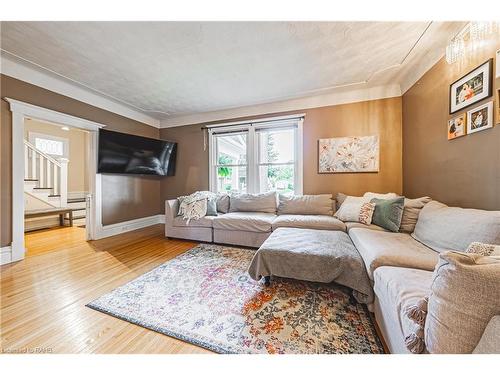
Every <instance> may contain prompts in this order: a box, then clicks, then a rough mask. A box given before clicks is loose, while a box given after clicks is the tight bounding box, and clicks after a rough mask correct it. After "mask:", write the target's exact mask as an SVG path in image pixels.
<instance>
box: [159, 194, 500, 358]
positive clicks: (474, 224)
mask: <svg viewBox="0 0 500 375" xmlns="http://www.w3.org/2000/svg"><path fill="white" fill-rule="evenodd" d="M229 201H230V202H229V204H228V207H225V208H224V207H223V205H219V202H218V204H217V209H218V211H219V213H218V216H213V217H204V218H203V219H200V220H191V221H190V223H189V224H187V223H186V222H185V221H184V220H183V219H182V218H181V217H180V216H177V211H178V203H177V200H169V201H167V202H166V225H165V234H166V235H167V236H168V237H178V238H185V239H190V240H195V241H205V242H215V243H221V244H231V245H240V246H248V247H254V248H258V247H260V246H261V245H262V244H263V243H264V242H265V241H266V240H267V239H268V238H269V237H270V236H271V235H272V233H273V232H274V231H279V230H280V228H286V229H287V230H288V229H290V228H298V229H306V230H311V232H308V234H309V235H310V233H313V235H314V233H315V231H316V233H318V238H319V237H321V236H320V233H322V232H324V233H327V232H331V231H340V232H346V233H347V234H348V238H349V239H350V240H351V241H352V243H353V244H354V246H355V249H357V251H358V253H359V255H360V256H361V258H362V261H363V262H364V266H365V268H366V272H367V275H368V278H369V283H370V284H371V287H372V288H373V292H374V302H373V304H370V305H369V308H370V309H371V310H372V311H374V313H375V319H376V321H377V323H378V325H379V328H380V330H381V333H382V335H383V337H384V340H385V342H386V343H387V345H388V347H389V350H390V351H391V352H392V353H410V351H409V349H408V347H407V345H406V343H405V338H406V337H407V336H408V334H409V327H410V326H411V324H410V323H409V322H408V319H407V318H406V317H405V314H404V311H405V309H406V308H407V307H408V306H411V305H414V304H415V303H416V302H417V301H419V300H421V299H422V298H424V297H426V296H428V295H429V293H430V290H431V284H432V281H433V274H434V273H433V271H434V269H435V267H436V265H437V264H438V262H439V260H440V255H442V254H443V253H445V252H448V251H457V252H464V251H466V249H467V248H468V246H469V245H470V244H471V243H472V242H482V243H489V244H494V245H500V211H485V210H474V209H462V208H457V207H448V206H446V205H444V204H442V203H439V202H436V201H430V199H427V200H422V199H421V202H425V203H423V204H421V205H420V207H419V209H418V210H417V213H416V214H415V213H414V220H415V221H416V223H415V222H414V223H413V224H412V225H409V226H408V225H407V224H406V225H405V231H406V233H404V232H391V231H388V230H385V229H384V228H381V227H379V226H377V225H373V224H370V225H365V224H361V223H358V222H345V223H344V222H342V221H340V220H339V219H337V218H335V217H334V216H333V212H334V207H335V205H334V202H335V200H333V199H332V196H331V195H317V196H296V197H284V196H277V195H274V193H266V194H259V195H250V194H245V195H236V196H231V197H230V198H229ZM407 201H408V203H409V204H415V202H414V201H417V200H405V203H406V202H407ZM429 201H430V202H429ZM273 202H274V205H273ZM427 202H428V203H427ZM405 207H406V206H405ZM219 208H221V209H219ZM224 211H225V212H224ZM419 212H420V213H419ZM408 228H410V229H408ZM292 230H293V229H292ZM311 241H312V240H311ZM282 250H283V249H282ZM284 251H285V252H286V249H284ZM282 256H284V253H283V252H281V251H280V257H282ZM295 256H297V255H295ZM301 256H302V255H301ZM317 256H319V259H320V258H321V254H319V255H318V254H317ZM304 261H305V260H304ZM264 269H265V267H264ZM292 271H293V270H292ZM294 272H295V274H297V275H299V274H300V272H298V271H297V270H296V269H295V271H294ZM270 273H272V272H270ZM295 274H294V275H295ZM260 276H262V277H269V276H271V275H264V274H262V275H259V276H258V277H260ZM279 276H287V272H286V270H284V269H282V268H280V275H279ZM292 276H293V275H292ZM306 279H307V278H306ZM495 315H496V316H497V318H498V315H500V311H499V312H498V313H497V314H495ZM494 319H495V316H491V317H489V318H488V320H494ZM492 326H493V324H492ZM483 328H484V327H483ZM489 335H490V336H491V333H489ZM443 340H445V339H443ZM433 344H434V346H433V348H434V350H436V348H438V349H437V350H438V351H439V344H440V343H439V342H438V343H433ZM477 344H478V343H477V342H475V343H473V347H475V346H476V345H477ZM494 345H499V343H498V342H497V341H495V340H494Z"/></svg>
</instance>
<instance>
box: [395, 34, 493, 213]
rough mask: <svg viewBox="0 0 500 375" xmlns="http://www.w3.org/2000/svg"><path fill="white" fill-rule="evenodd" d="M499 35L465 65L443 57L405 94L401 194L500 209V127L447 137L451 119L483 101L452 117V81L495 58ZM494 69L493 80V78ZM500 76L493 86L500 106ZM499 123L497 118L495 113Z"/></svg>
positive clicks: (455, 204)
mask: <svg viewBox="0 0 500 375" xmlns="http://www.w3.org/2000/svg"><path fill="white" fill-rule="evenodd" d="M499 48H500V37H498V38H496V39H492V40H489V41H487V42H486V45H485V47H484V48H481V49H479V50H478V51H477V52H476V54H475V55H474V56H473V57H470V56H468V57H469V60H468V61H467V62H466V63H465V64H460V63H456V64H453V65H449V64H448V63H447V62H446V61H445V60H444V58H443V59H441V60H440V61H439V62H438V63H437V64H436V65H434V66H433V67H432V68H431V69H430V70H429V71H428V72H427V73H425V74H424V75H423V76H422V78H421V79H420V80H419V81H418V82H417V83H416V84H415V85H414V86H413V87H412V88H411V89H410V90H408V91H407V92H406V93H405V94H404V95H403V172H404V173H403V187H404V188H403V192H404V194H405V195H406V196H408V197H418V196H423V195H428V196H430V197H432V198H433V199H436V200H439V201H441V202H443V203H446V204H448V205H453V206H461V207H473V208H481V209H487V210H500V126H498V125H497V126H494V127H493V129H487V130H484V131H481V132H477V133H474V134H470V135H466V136H463V137H460V138H456V139H453V140H450V141H448V139H447V122H448V120H449V119H451V118H453V117H455V116H457V115H459V114H462V113H465V112H466V111H467V110H470V109H471V108H474V107H476V106H478V105H481V104H483V103H486V102H488V101H490V100H492V99H493V98H488V99H485V100H483V101H481V102H479V103H476V104H474V105H472V106H471V107H468V108H464V109H463V110H461V111H459V112H457V113H455V114H453V115H450V114H449V88H450V84H451V83H453V82H455V81H456V80H457V79H459V78H461V77H462V76H463V75H465V74H467V73H468V72H469V71H470V70H472V69H474V68H476V67H477V66H479V65H480V64H482V63H483V62H485V61H486V60H488V59H490V58H492V57H494V55H495V51H496V50H498V49H499ZM494 76H495V68H493V81H494V82H495V78H494ZM499 88H500V80H496V82H495V84H494V91H493V97H494V98H495V105H494V107H495V109H494V112H495V113H497V111H498V110H497V108H498V93H497V90H498V89H499ZM495 120H496V121H495V122H499V121H500V119H499V118H498V114H496V118H495Z"/></svg>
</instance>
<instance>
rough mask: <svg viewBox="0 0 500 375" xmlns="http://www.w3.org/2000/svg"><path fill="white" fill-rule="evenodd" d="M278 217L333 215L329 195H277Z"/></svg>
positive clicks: (331, 201) (330, 196)
mask: <svg viewBox="0 0 500 375" xmlns="http://www.w3.org/2000/svg"><path fill="white" fill-rule="evenodd" d="M278 214H279V215H330V216H332V215H333V200H332V195H331V194H319V195H292V196H287V195H283V194H280V195H279V205H278Z"/></svg>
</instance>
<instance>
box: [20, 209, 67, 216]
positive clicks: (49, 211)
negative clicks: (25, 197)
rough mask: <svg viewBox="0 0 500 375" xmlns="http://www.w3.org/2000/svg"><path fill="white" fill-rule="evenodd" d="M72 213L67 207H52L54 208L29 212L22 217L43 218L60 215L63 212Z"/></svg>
mask: <svg viewBox="0 0 500 375" xmlns="http://www.w3.org/2000/svg"><path fill="white" fill-rule="evenodd" d="M70 211H73V209H72V208H69V207H54V208H41V209H38V210H29V211H25V212H24V217H32V216H43V215H49V214H54V215H57V214H62V213H65V212H70Z"/></svg>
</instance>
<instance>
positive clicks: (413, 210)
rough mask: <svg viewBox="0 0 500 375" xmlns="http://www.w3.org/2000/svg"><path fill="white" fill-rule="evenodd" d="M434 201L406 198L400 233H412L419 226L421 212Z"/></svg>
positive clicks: (425, 198) (426, 198) (424, 198)
mask: <svg viewBox="0 0 500 375" xmlns="http://www.w3.org/2000/svg"><path fill="white" fill-rule="evenodd" d="M431 200H432V199H431V198H429V197H422V198H416V199H408V198H405V205H404V208H403V217H402V218H401V225H400V226H399V231H400V232H404V233H412V232H413V231H414V230H415V225H417V220H418V215H419V214H420V210H422V208H424V206H425V205H426V204H427V203H429V202H430V201H431Z"/></svg>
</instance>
